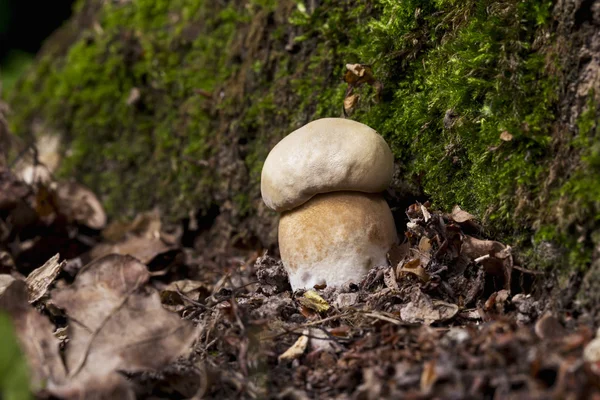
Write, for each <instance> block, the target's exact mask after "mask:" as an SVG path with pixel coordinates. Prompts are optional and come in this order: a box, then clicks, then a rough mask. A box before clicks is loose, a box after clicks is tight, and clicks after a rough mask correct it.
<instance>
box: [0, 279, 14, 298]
mask: <svg viewBox="0 0 600 400" xmlns="http://www.w3.org/2000/svg"><path fill="white" fill-rule="evenodd" d="M14 281H15V278H13V277H12V275H8V274H2V275H0V296H2V293H4V291H5V290H6V288H7V287H9V286H10V284H11V283H13V282H14Z"/></svg>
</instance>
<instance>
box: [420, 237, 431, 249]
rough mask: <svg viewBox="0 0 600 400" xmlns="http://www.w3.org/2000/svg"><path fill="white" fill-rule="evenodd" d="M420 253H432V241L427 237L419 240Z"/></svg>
mask: <svg viewBox="0 0 600 400" xmlns="http://www.w3.org/2000/svg"><path fill="white" fill-rule="evenodd" d="M419 251H420V252H422V253H429V252H431V240H429V238H428V237H427V236H423V237H421V240H419Z"/></svg>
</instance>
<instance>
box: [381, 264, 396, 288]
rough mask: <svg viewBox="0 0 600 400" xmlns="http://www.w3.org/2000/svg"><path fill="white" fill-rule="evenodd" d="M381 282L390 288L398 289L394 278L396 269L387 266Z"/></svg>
mask: <svg viewBox="0 0 600 400" xmlns="http://www.w3.org/2000/svg"><path fill="white" fill-rule="evenodd" d="M383 283H385V286H387V287H388V288H390V289H393V290H398V289H399V287H398V281H397V280H396V271H395V269H394V268H392V267H390V268H387V269H386V270H385V271H384V273H383Z"/></svg>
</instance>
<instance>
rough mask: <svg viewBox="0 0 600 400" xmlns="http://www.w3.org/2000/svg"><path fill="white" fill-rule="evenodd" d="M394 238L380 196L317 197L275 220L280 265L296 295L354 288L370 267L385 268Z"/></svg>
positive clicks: (342, 194)
mask: <svg viewBox="0 0 600 400" xmlns="http://www.w3.org/2000/svg"><path fill="white" fill-rule="evenodd" d="M396 239H397V235H396V226H395V224H394V218H393V216H392V212H391V211H390V208H389V206H388V204H387V203H386V201H385V200H384V199H383V197H382V196H381V195H380V194H367V193H360V192H332V193H324V194H319V195H316V196H314V197H313V198H312V199H310V200H309V201H307V202H306V203H304V204H303V205H301V206H300V207H298V208H296V209H294V210H291V211H286V212H284V213H283V214H282V215H281V220H280V221H279V250H280V253H281V260H282V261H283V265H284V267H285V269H286V271H287V273H288V275H289V278H290V284H291V285H292V289H294V290H296V289H299V288H311V287H313V286H315V285H323V284H326V285H328V286H340V285H342V284H344V283H346V282H348V281H353V282H357V283H358V282H359V281H360V280H361V279H362V278H363V277H364V275H365V274H366V273H367V272H368V271H369V269H371V268H372V267H374V266H377V265H387V252H388V251H389V249H390V248H391V246H392V244H394V242H396Z"/></svg>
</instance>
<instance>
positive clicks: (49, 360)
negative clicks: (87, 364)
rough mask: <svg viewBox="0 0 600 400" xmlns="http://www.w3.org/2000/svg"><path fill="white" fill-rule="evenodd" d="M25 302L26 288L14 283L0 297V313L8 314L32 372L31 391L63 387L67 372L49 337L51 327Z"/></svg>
mask: <svg viewBox="0 0 600 400" xmlns="http://www.w3.org/2000/svg"><path fill="white" fill-rule="evenodd" d="M28 300H29V294H28V291H27V285H26V284H25V282H24V281H21V280H15V281H14V282H12V283H11V284H10V285H9V286H8V287H7V288H6V289H5V290H4V292H3V293H2V294H1V295H0V311H5V312H7V313H8V314H9V315H10V317H11V319H12V321H13V324H14V326H15V331H16V333H17V337H18V338H19V341H20V343H21V348H22V349H23V352H24V353H25V356H26V357H27V363H28V365H29V369H30V371H31V381H30V384H31V388H32V390H34V391H37V390H39V389H41V388H42V387H43V386H44V385H45V383H46V382H48V383H49V384H61V383H63V382H64V380H65V377H66V371H65V367H64V365H63V362H62V359H61V357H60V354H59V341H58V340H57V339H56V338H55V337H54V335H53V334H52V331H53V330H54V327H53V326H52V324H51V323H50V321H48V319H47V318H46V317H45V316H43V315H41V314H40V313H38V312H37V311H36V310H35V309H34V308H33V307H31V306H30V305H29V301H28Z"/></svg>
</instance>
